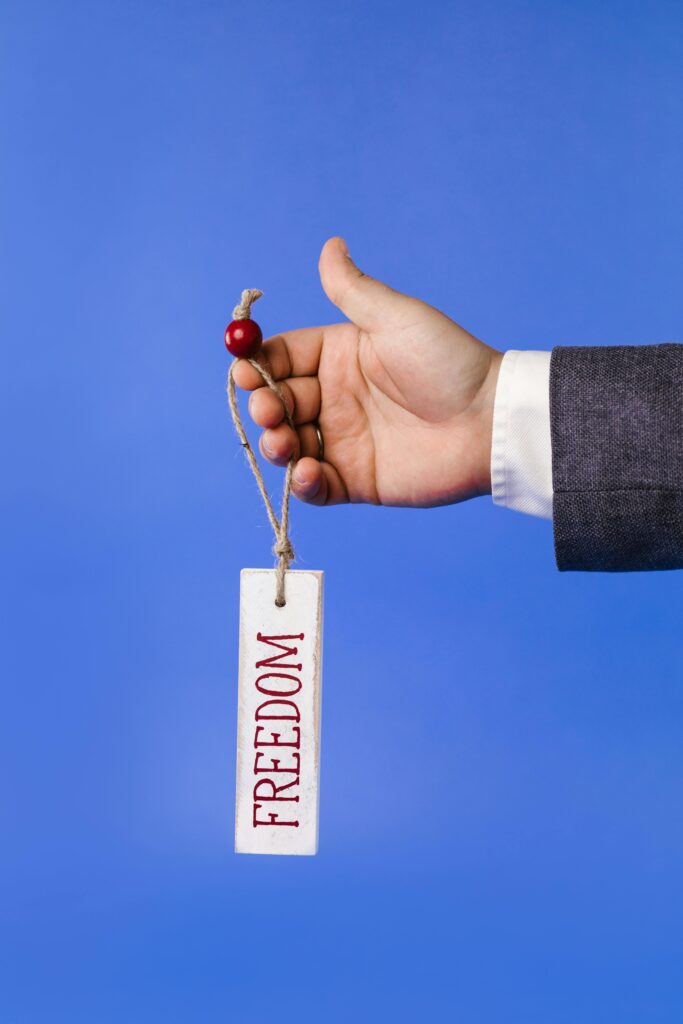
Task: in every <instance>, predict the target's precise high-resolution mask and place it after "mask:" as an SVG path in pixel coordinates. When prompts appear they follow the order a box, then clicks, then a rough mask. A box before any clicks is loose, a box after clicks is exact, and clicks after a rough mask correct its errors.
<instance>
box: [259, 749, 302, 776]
mask: <svg viewBox="0 0 683 1024" xmlns="http://www.w3.org/2000/svg"><path fill="white" fill-rule="evenodd" d="M259 757H268V754H264V753H263V752H262V751H258V753H257V754H256V757H255V758H254V775H259V774H261V773H262V772H292V773H293V774H294V775H298V774H299V768H300V765H301V755H300V754H292V757H293V758H294V759H295V764H294V766H293V767H291V768H290V767H289V766H288V765H285V767H284V768H281V767H280V758H279V757H271V759H270V765H269V766H268V767H266V768H259V765H258V761H259Z"/></svg>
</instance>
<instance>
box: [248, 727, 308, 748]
mask: <svg viewBox="0 0 683 1024" xmlns="http://www.w3.org/2000/svg"><path fill="white" fill-rule="evenodd" d="M265 731H266V730H265V726H263V725H257V726H256V732H255V733H254V746H255V747H296V749H297V750H298V749H299V747H300V746H301V729H300V728H299V726H298V725H293V726H292V732H295V733H296V740H295V742H294V743H280V737H281V736H282V733H281V732H273V731H272V730H271V733H270V735H271V736H272V737H273V742H272V743H266V741H265V740H260V739H259V738H258V734H259V733H260V732H265Z"/></svg>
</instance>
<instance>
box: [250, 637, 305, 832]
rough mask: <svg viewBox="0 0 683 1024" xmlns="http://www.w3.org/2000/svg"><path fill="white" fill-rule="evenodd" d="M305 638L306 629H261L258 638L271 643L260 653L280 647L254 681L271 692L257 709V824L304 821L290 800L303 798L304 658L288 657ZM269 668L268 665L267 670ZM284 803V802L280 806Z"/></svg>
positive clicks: (259, 663)
mask: <svg viewBox="0 0 683 1024" xmlns="http://www.w3.org/2000/svg"><path fill="white" fill-rule="evenodd" d="M303 639H304V634H303V633H289V634H285V635H283V636H265V635H264V634H262V633H257V634H256V640H257V644H264V645H267V647H266V648H265V650H264V649H259V654H260V653H266V651H267V650H269V649H270V650H271V651H272V649H273V648H275V649H277V650H278V651H279V652H280V653H279V654H274V653H270V654H269V656H268V657H264V658H262V659H260V660H259V661H257V662H256V664H255V666H254V667H255V669H256V671H257V672H260V674H259V675H258V676H257V677H256V679H255V681H254V687H255V688H256V690H257V691H258V693H259V694H260V695H262V696H263V697H265V698H267V699H266V700H264V701H262V702H261V703H260V704H259V705H258V706H257V708H256V711H255V712H254V750H255V752H256V753H255V755H254V779H255V782H254V789H253V801H254V810H253V818H252V824H253V827H254V828H258V827H259V825H271V826H272V825H282V826H283V827H289V828H298V827H299V821H298V818H297V808H296V806H294V807H292V806H290V805H292V804H294V805H296V804H298V803H299V786H300V768H301V755H300V753H299V751H300V748H301V712H300V710H299V705H298V704H297V701H296V700H295V699H294V698H295V697H296V696H297V694H298V693H299V691H300V690H301V685H302V684H301V678H300V674H301V665H302V663H301V662H298V663H294V662H293V661H291V660H290V661H288V660H287V659H293V658H296V657H297V655H298V654H299V648H298V646H290V643H289V642H290V641H292V640H299V641H301V640H303ZM264 669H265V670H266V671H261V670H264ZM294 673H296V674H294ZM263 723H266V724H263ZM269 723H286V724H283V725H280V724H276V725H274V724H269ZM273 748H275V749H273ZM280 804H282V805H283V806H278V805H280Z"/></svg>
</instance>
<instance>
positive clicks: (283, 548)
mask: <svg viewBox="0 0 683 1024" xmlns="http://www.w3.org/2000/svg"><path fill="white" fill-rule="evenodd" d="M261 295H262V292H260V291H259V290H258V289H257V288H248V289H245V291H243V292H242V301H241V302H240V304H239V305H238V306H235V309H234V311H233V319H234V320H248V319H249V318H250V316H251V304H252V302H255V301H256V299H259V298H260V297H261ZM238 313H239V315H238ZM247 362H248V363H250V364H251V366H253V367H254V369H255V370H256V371H257V372H258V373H259V374H260V375H261V377H262V378H263V382H264V384H266V385H267V386H268V387H269V388H270V390H271V391H272V392H273V393H274V394H276V395H277V397H278V398H279V399H280V401H281V402H282V407H283V409H284V411H285V419H286V420H287V423H288V424H289V426H290V427H291V428H292V430H295V429H296V428H295V426H294V420H293V419H292V415H291V413H290V411H289V409H288V407H287V402H286V401H285V396H284V393H283V391H282V389H281V388H280V386H279V385H278V384H277V383H276V381H274V380H273V378H272V377H271V375H270V373H269V372H268V370H266V368H265V367H264V366H261V364H260V363H258V362H257V361H256V360H255V359H248V360H247ZM235 365H236V361H235V362H233V363H231V365H230V370H229V372H228V402H229V404H230V412H231V413H232V420H233V423H234V424H235V430H236V431H237V434H238V436H239V439H240V441H241V442H242V447H243V448H244V451H245V454H246V456H247V459H248V460H249V465H250V466H251V471H252V473H253V474H254V478H255V480H256V483H257V484H258V489H259V491H260V492H261V497H262V498H263V504H264V505H265V507H266V513H267V515H268V519H269V520H270V525H271V526H272V527H273V533H274V534H275V544H274V545H273V554H274V555H275V556H276V557H277V560H278V561H277V565H276V567H275V604H276V605H277V607H278V608H283V607H284V605H285V603H286V602H285V574H286V572H287V570H288V569H289V566H290V564H291V563H292V562H293V561H294V548H293V547H292V542H291V540H290V539H289V497H290V493H291V490H292V473H293V471H294V455H293V454H292V455H291V456H290V459H289V462H288V463H287V471H286V473H285V485H284V489H283V492H282V510H281V512H280V518H279V519H278V517H277V516H276V514H275V510H274V508H273V503H272V501H271V500H270V495H269V494H268V491H267V490H266V485H265V483H264V480H263V474H262V473H261V468H260V466H259V464H258V462H257V461H256V456H255V455H254V452H253V449H252V447H251V445H250V444H249V439H248V438H247V435H246V432H245V429H244V424H243V423H242V417H241V416H240V411H239V406H238V405H237V394H236V390H235V380H234V377H233V371H234V369H235Z"/></svg>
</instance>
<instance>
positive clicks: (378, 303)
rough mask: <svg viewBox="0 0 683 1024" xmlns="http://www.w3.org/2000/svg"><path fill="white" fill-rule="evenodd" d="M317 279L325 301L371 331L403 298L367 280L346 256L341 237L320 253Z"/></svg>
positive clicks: (328, 243)
mask: <svg viewBox="0 0 683 1024" xmlns="http://www.w3.org/2000/svg"><path fill="white" fill-rule="evenodd" d="M318 268H319V270H320V280H321V282H322V286H323V288H324V289H325V294H326V295H327V297H328V299H330V301H331V302H333V303H334V304H335V306H337V307H338V308H339V309H340V310H341V311H342V313H343V314H344V315H345V316H347V317H348V318H349V320H352V321H353V322H354V324H356V325H357V326H358V327H362V328H364V329H365V330H368V331H370V330H373V329H376V328H377V327H379V326H380V324H381V323H382V321H386V319H387V317H392V316H395V314H396V304H397V303H401V302H402V301H404V300H405V296H404V295H401V294H400V293H399V292H395V291H394V290H393V288H389V286H388V285H386V284H382V282H381V281H375V279H374V278H373V277H368V275H367V274H364V273H363V272H362V271H361V270H359V269H358V267H357V266H356V264H355V263H354V262H353V260H352V259H351V257H350V256H349V250H348V248H347V245H346V242H345V241H344V239H343V238H338V237H337V238H329V239H328V240H327V241H326V242H325V244H324V246H323V248H322V252H321V253H320V262H319V264H318Z"/></svg>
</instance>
